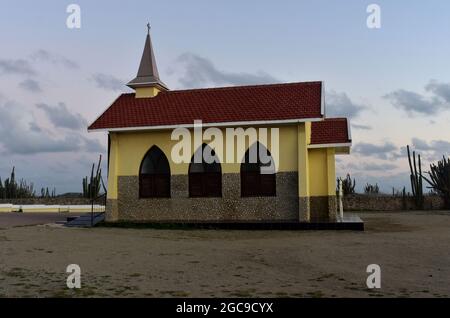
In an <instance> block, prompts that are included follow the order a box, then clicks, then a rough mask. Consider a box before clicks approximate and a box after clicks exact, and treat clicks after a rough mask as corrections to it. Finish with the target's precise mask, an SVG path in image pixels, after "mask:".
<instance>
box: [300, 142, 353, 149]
mask: <svg viewBox="0 0 450 318" xmlns="http://www.w3.org/2000/svg"><path fill="white" fill-rule="evenodd" d="M351 146H352V143H351V142H345V143H335V144H314V145H308V148H312V149H314V148H338V147H351Z"/></svg>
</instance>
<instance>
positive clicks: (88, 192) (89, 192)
mask: <svg viewBox="0 0 450 318" xmlns="http://www.w3.org/2000/svg"><path fill="white" fill-rule="evenodd" d="M101 164H102V155H100V158H99V159H98V164H97V169H96V170H95V174H94V169H95V164H94V163H93V164H92V169H91V177H90V178H88V177H85V178H83V197H84V198H88V199H91V200H94V199H96V198H97V197H98V196H99V194H100V186H103V190H104V192H105V193H106V187H105V184H104V183H103V179H102V169H101V168H100V166H101Z"/></svg>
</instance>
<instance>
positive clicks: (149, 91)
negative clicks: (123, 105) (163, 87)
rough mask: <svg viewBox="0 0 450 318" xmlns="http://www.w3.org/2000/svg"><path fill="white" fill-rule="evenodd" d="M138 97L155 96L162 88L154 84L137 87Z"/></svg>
mask: <svg viewBox="0 0 450 318" xmlns="http://www.w3.org/2000/svg"><path fill="white" fill-rule="evenodd" d="M135 91H136V95H135V97H136V98H147V97H155V96H156V95H158V93H159V92H160V90H159V89H158V88H156V87H154V86H152V87H138V88H136V90H135Z"/></svg>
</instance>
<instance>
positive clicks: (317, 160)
mask: <svg viewBox="0 0 450 318" xmlns="http://www.w3.org/2000/svg"><path fill="white" fill-rule="evenodd" d="M243 128H244V129H245V127H243ZM258 128H259V127H258ZM265 128H271V127H269V126H266V127H265ZM275 128H278V129H279V158H278V163H279V165H278V171H280V172H288V171H301V173H300V174H299V196H301V197H304V196H323V195H334V188H335V180H334V179H335V171H334V156H335V153H334V149H332V148H321V149H308V148H307V145H308V144H309V142H310V135H311V123H299V124H293V125H285V126H278V127H275ZM220 130H221V131H222V133H223V134H224V135H225V134H226V132H225V128H220ZM190 131H192V129H190ZM268 132H269V133H268V136H267V140H268V142H267V144H266V146H267V148H268V149H269V151H271V152H273V151H272V150H271V149H272V147H271V144H270V140H271V135H270V129H268ZM171 133H172V130H158V131H141V132H139V131H137V132H120V133H113V132H112V133H110V138H111V148H110V162H109V176H108V198H110V199H117V177H118V176H137V175H139V168H140V165H141V162H142V159H143V158H144V156H145V154H146V153H147V151H148V150H149V149H150V148H151V147H152V146H153V145H156V146H158V147H159V148H160V149H161V150H162V151H163V152H164V153H165V155H166V156H167V159H168V160H169V163H170V170H171V174H173V175H177V174H187V173H188V168H189V164H188V163H181V164H177V163H174V162H173V161H172V160H171V151H172V147H173V146H174V145H175V144H176V143H178V141H177V140H171ZM191 136H192V141H191V145H192V149H191V152H192V153H193V152H194V142H193V134H191ZM205 142H206V143H208V141H205ZM236 146H237V145H236V144H235V155H236V152H237V151H236ZM248 147H249V145H248V143H247V144H246V147H245V148H246V149H247V148H248ZM223 148H224V149H225V148H226V147H225V145H224V147H223ZM216 154H217V156H218V157H219V159H220V161H221V162H222V164H221V166H222V173H239V172H240V161H241V160H242V158H241V159H239V161H238V162H236V163H223V162H224V161H225V160H224V158H225V157H226V151H223V150H222V149H216Z"/></svg>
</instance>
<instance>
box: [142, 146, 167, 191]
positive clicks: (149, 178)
mask: <svg viewBox="0 0 450 318" xmlns="http://www.w3.org/2000/svg"><path fill="white" fill-rule="evenodd" d="M155 155H157V156H159V157H157V158H152V156H155ZM146 160H157V162H153V161H152V164H153V166H155V164H156V167H153V168H154V169H155V171H152V172H144V171H143V169H144V167H145V166H144V165H145V164H146ZM158 170H159V171H158ZM139 198H140V199H148V198H170V164H169V160H168V159H167V157H166V155H165V153H164V152H163V151H162V150H161V149H160V148H159V147H158V146H152V147H151V148H150V149H149V150H148V151H147V152H146V154H145V156H144V158H143V159H142V161H141V165H140V167H139Z"/></svg>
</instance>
